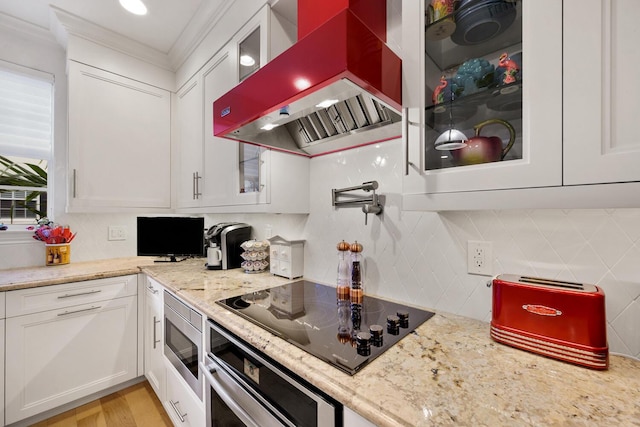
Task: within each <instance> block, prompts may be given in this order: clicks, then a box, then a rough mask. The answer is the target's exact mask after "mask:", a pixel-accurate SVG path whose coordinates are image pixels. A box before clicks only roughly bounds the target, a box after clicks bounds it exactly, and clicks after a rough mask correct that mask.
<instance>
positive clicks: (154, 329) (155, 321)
mask: <svg viewBox="0 0 640 427" xmlns="http://www.w3.org/2000/svg"><path fill="white" fill-rule="evenodd" d="M158 323H160V321H159V320H158V319H156V316H153V348H154V350H155V348H156V344H158V343H159V342H160V340H159V339H158V334H157V333H156V325H157V324H158Z"/></svg>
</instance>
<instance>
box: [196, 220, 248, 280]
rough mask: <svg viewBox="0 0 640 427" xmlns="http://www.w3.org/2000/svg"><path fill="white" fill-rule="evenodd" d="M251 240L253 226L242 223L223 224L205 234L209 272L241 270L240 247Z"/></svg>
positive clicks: (215, 226) (241, 250)
mask: <svg viewBox="0 0 640 427" xmlns="http://www.w3.org/2000/svg"><path fill="white" fill-rule="evenodd" d="M250 239H251V226H250V225H249V224H244V223H241V222H223V223H220V224H216V225H214V226H213V227H211V228H209V229H208V230H207V232H206V233H205V243H206V245H207V247H206V249H205V251H206V253H207V268H208V269H209V270H229V269H231V268H239V267H240V264H241V263H242V261H243V259H242V257H241V255H242V252H243V249H242V248H241V247H240V245H241V244H242V243H243V242H246V241H247V240H250Z"/></svg>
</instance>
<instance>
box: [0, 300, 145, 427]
mask: <svg viewBox="0 0 640 427" xmlns="http://www.w3.org/2000/svg"><path fill="white" fill-rule="evenodd" d="M136 312H137V309H136V297H135V296H130V297H126V298H116V299H114V300H111V301H100V302H96V303H91V304H84V305H79V306H74V307H69V308H63V309H59V310H53V311H46V312H42V313H34V314H30V315H26V316H18V317H12V318H9V319H7V320H6V347H5V348H6V363H7V365H6V366H10V367H11V369H7V372H6V379H5V381H6V390H5V391H6V414H5V415H6V422H7V424H10V423H14V422H16V421H19V420H21V419H24V418H27V417H30V416H33V415H36V414H38V413H41V412H43V411H47V410H49V409H52V408H55V407H58V406H60V405H64V404H66V403H69V402H72V401H74V400H76V399H80V398H83V397H85V396H88V395H90V394H92V393H95V392H98V391H100V390H104V389H106V388H109V387H112V386H115V385H117V384H120V383H122V382H125V381H128V380H130V379H133V378H135V377H136V376H137V362H138V361H137V345H136V341H137V329H136V323H137V313H136Z"/></svg>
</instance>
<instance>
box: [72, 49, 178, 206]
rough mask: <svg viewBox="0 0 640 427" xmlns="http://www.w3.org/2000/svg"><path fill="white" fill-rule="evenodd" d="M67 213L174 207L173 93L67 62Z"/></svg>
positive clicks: (73, 62)
mask: <svg viewBox="0 0 640 427" xmlns="http://www.w3.org/2000/svg"><path fill="white" fill-rule="evenodd" d="M68 81H69V97H68V102H69V104H68V113H69V116H68V117H69V122H68V123H69V127H68V144H69V145H68V150H69V166H68V175H69V187H68V188H69V192H68V199H67V200H68V203H67V209H68V210H69V211H72V212H98V211H99V212H102V211H105V210H121V209H130V208H149V209H150V208H154V209H162V208H166V209H168V208H170V207H171V199H170V194H171V192H170V186H171V175H170V169H171V168H170V164H171V163H170V158H171V153H170V150H171V126H170V119H171V93H170V92H169V91H167V90H164V89H160V88H158V87H155V86H152V85H148V84H145V83H141V82H140V81H137V80H133V79H129V78H127V77H123V76H121V75H118V74H114V73H110V72H107V71H104V70H102V69H99V68H94V67H91V66H88V65H85V64H82V63H79V62H76V61H72V60H70V61H68Z"/></svg>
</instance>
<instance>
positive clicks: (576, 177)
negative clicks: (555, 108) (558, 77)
mask: <svg viewBox="0 0 640 427" xmlns="http://www.w3.org/2000/svg"><path fill="white" fill-rule="evenodd" d="M563 8H564V11H563V12H564V13H563V15H564V25H565V30H564V39H563V44H564V46H563V47H564V56H563V62H562V69H563V77H564V83H563V120H564V146H563V150H564V151H563V157H564V159H565V162H564V184H565V185H576V184H597V183H609V182H628V181H640V168H638V164H640V134H639V133H638V130H637V129H636V126H637V122H638V115H639V114H640V104H638V99H640V83H638V80H637V79H636V78H634V77H633V76H632V75H630V74H629V70H637V69H638V67H640V51H639V50H638V46H637V42H638V40H640V28H638V25H637V23H638V19H640V2H637V1H634V0H615V1H614V0H586V1H582V0H565V1H564V2H563ZM586 28H588V31H585V29H586Z"/></svg>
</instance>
